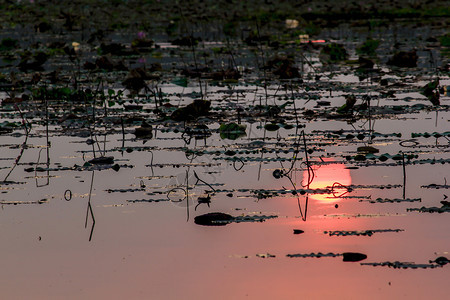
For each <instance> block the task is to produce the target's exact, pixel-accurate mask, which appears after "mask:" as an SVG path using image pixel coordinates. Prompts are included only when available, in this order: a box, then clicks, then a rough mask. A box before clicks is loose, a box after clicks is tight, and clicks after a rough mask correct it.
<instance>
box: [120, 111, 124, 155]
mask: <svg viewBox="0 0 450 300" xmlns="http://www.w3.org/2000/svg"><path fill="white" fill-rule="evenodd" d="M120 124H121V126H122V150H121V152H122V156H123V149H124V148H125V128H124V125H123V117H122V116H121V117H120Z"/></svg>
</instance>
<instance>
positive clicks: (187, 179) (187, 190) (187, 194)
mask: <svg viewBox="0 0 450 300" xmlns="http://www.w3.org/2000/svg"><path fill="white" fill-rule="evenodd" d="M186 216H187V219H186V222H188V221H189V169H188V170H187V171H186Z"/></svg>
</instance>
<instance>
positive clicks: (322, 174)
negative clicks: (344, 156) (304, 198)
mask: <svg viewBox="0 0 450 300" xmlns="http://www.w3.org/2000/svg"><path fill="white" fill-rule="evenodd" d="M324 161H325V162H333V161H334V160H333V159H330V158H325V159H324ZM307 179H308V172H307V171H304V172H303V184H306V180H307ZM335 183H340V184H341V185H345V186H347V185H350V184H351V183H352V178H351V176H350V170H349V169H346V168H345V165H344V164H342V163H333V164H326V165H320V166H319V167H315V168H314V180H313V181H312V183H311V184H310V185H309V188H310V189H325V188H327V187H331V186H333V184H335ZM346 191H347V190H346V189H345V188H335V189H334V195H336V196H337V197H334V196H333V194H311V195H310V196H309V198H310V199H313V200H318V201H322V202H336V201H339V200H341V198H339V195H341V194H343V193H345V192H346Z"/></svg>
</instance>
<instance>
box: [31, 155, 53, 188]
mask: <svg viewBox="0 0 450 300" xmlns="http://www.w3.org/2000/svg"><path fill="white" fill-rule="evenodd" d="M41 152H42V149H41V150H39V155H38V160H37V162H36V166H35V167H34V178H35V179H36V187H43V186H47V185H49V184H50V170H49V167H50V159H49V157H48V154H49V153H48V146H47V163H46V166H47V182H46V183H45V184H42V185H39V184H38V177H37V167H38V166H39V161H40V159H41Z"/></svg>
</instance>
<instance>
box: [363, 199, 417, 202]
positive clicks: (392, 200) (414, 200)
mask: <svg viewBox="0 0 450 300" xmlns="http://www.w3.org/2000/svg"><path fill="white" fill-rule="evenodd" d="M359 202H369V203H400V202H422V198H406V199H397V198H395V199H388V198H384V199H383V198H377V199H374V200H372V199H371V200H359Z"/></svg>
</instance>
